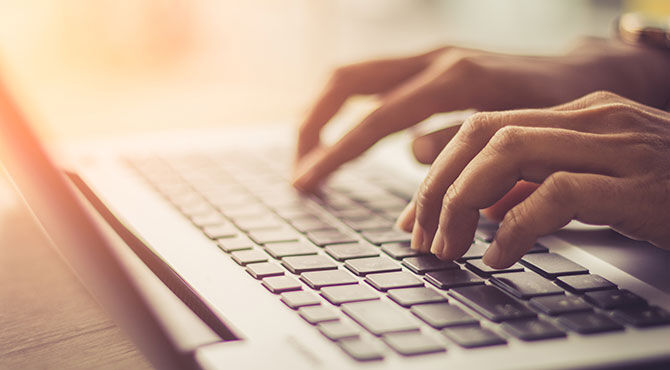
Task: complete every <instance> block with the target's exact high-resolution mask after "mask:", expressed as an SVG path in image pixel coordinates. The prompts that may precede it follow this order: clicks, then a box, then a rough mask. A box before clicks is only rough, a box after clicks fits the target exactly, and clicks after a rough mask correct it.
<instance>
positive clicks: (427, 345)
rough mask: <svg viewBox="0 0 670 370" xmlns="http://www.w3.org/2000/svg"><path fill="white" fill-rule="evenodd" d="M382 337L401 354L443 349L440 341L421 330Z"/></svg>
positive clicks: (416, 353) (411, 354)
mask: <svg viewBox="0 0 670 370" xmlns="http://www.w3.org/2000/svg"><path fill="white" fill-rule="evenodd" d="M382 339H383V340H384V342H386V344H388V346H389V347H391V348H393V349H394V350H395V351H396V352H398V353H399V354H401V355H403V356H414V355H423V354H427V353H436V352H444V351H445V348H444V346H443V345H442V344H440V342H438V341H437V340H436V339H434V338H432V337H429V336H427V335H425V334H422V333H421V332H408V333H395V334H386V335H384V336H383V337H382Z"/></svg>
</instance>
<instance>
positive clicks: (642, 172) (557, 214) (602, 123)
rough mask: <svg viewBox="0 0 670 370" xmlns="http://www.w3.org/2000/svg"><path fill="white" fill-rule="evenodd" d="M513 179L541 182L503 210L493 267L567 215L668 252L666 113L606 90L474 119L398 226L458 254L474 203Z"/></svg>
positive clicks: (669, 131)
mask: <svg viewBox="0 0 670 370" xmlns="http://www.w3.org/2000/svg"><path fill="white" fill-rule="evenodd" d="M666 81H667V80H666ZM666 83H667V82H666ZM668 86H670V84H669V85H668ZM519 180H526V181H529V182H532V183H536V184H540V185H539V187H537V189H536V190H535V191H534V192H532V194H530V196H528V198H526V199H525V200H523V201H521V202H520V203H518V204H515V205H513V206H512V207H511V209H510V210H509V211H507V212H506V214H505V216H504V218H503V220H502V223H501V224H500V227H499V229H498V232H497V233H496V236H495V240H494V241H493V242H492V243H491V246H490V247H489V248H488V250H487V251H486V254H485V255H484V263H486V264H487V265H489V266H492V267H495V268H504V267H508V266H510V265H512V264H513V263H514V262H516V261H517V260H519V259H520V258H521V256H522V255H523V254H524V253H525V252H526V251H528V250H529V249H530V248H531V246H532V245H533V243H534V242H535V240H536V239H537V238H538V237H539V236H542V235H545V234H549V233H551V232H553V231H555V230H557V229H559V228H561V227H563V226H564V225H565V224H567V223H568V222H569V221H570V220H573V219H575V220H579V221H582V222H584V223H588V224H597V225H609V226H610V227H612V228H613V229H614V230H616V231H618V232H620V233H621V234H624V235H626V236H629V237H631V238H634V239H642V240H647V241H649V242H651V243H653V244H655V245H656V246H658V247H661V248H663V249H670V228H668V225H670V213H669V212H668V211H667V210H668V209H669V207H670V113H668V112H665V111H662V110H659V109H655V108H651V107H648V106H645V105H643V104H639V103H636V102H633V101H631V100H628V99H625V98H622V97H620V96H618V95H615V94H613V93H609V92H596V93H592V94H589V95H587V96H585V97H583V98H580V99H577V100H575V101H572V102H570V103H567V104H564V105H560V106H557V107H553V108H546V109H526V110H515V111H502V112H488V113H477V114H475V115H473V116H471V117H470V118H469V119H467V120H466V121H465V122H464V124H463V125H462V127H461V129H460V130H459V131H458V132H457V133H456V134H455V135H454V136H453V137H452V138H450V140H449V141H448V144H447V145H446V146H445V147H444V149H443V150H442V152H441V153H440V155H439V156H438V158H437V159H436V160H435V161H434V162H433V164H432V166H431V168H430V171H429V173H428V175H427V176H426V178H425V180H424V181H423V183H422V184H421V186H420V187H419V190H418V192H417V194H416V196H415V198H414V200H413V201H412V202H411V203H410V204H409V205H408V206H407V208H406V209H405V210H404V211H403V213H402V214H401V216H400V217H399V219H398V225H399V226H400V227H401V228H403V229H405V230H407V231H411V232H412V247H413V248H415V249H418V250H421V251H426V252H427V251H428V250H430V252H432V253H434V254H435V255H437V256H438V257H440V258H442V259H448V260H453V259H457V258H459V257H460V256H462V255H463V254H464V253H465V252H466V251H467V250H468V248H469V247H470V245H471V243H472V240H473V236H474V232H475V229H476V227H477V222H478V219H479V210H480V209H483V208H486V207H489V206H491V205H493V204H494V203H496V202H497V201H498V200H499V199H501V197H503V196H505V195H506V194H508V192H509V191H510V189H512V188H513V187H514V186H515V185H516V184H517V183H518V181H519ZM512 203H513V202H512Z"/></svg>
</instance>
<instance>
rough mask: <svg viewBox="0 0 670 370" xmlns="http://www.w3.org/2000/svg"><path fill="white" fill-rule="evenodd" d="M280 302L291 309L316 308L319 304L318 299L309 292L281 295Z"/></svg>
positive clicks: (299, 291)
mask: <svg viewBox="0 0 670 370" xmlns="http://www.w3.org/2000/svg"><path fill="white" fill-rule="evenodd" d="M281 301H282V302H284V303H285V304H286V305H287V306H289V307H291V308H293V309H297V308H300V307H304V306H318V305H320V304H321V300H319V297H317V296H315V295H314V294H312V293H310V292H304V291H302V290H298V291H294V292H285V293H282V294H281Z"/></svg>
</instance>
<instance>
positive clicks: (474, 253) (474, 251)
mask: <svg viewBox="0 0 670 370" xmlns="http://www.w3.org/2000/svg"><path fill="white" fill-rule="evenodd" d="M488 247H489V244H488V243H485V242H483V241H481V240H479V239H475V241H474V242H473V243H472V245H470V249H468V250H467V252H465V254H464V255H462V256H461V258H459V259H458V260H459V261H465V260H470V259H473V258H482V257H484V252H486V249H488Z"/></svg>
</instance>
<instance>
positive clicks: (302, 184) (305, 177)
mask: <svg viewBox="0 0 670 370" xmlns="http://www.w3.org/2000/svg"><path fill="white" fill-rule="evenodd" d="M313 176H314V175H313V172H312V171H310V169H306V170H303V171H301V172H300V173H299V174H298V175H297V176H296V177H295V178H294V179H293V181H292V184H293V186H295V187H296V188H298V189H301V190H308V188H309V185H310V183H311V181H312V177H313Z"/></svg>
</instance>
